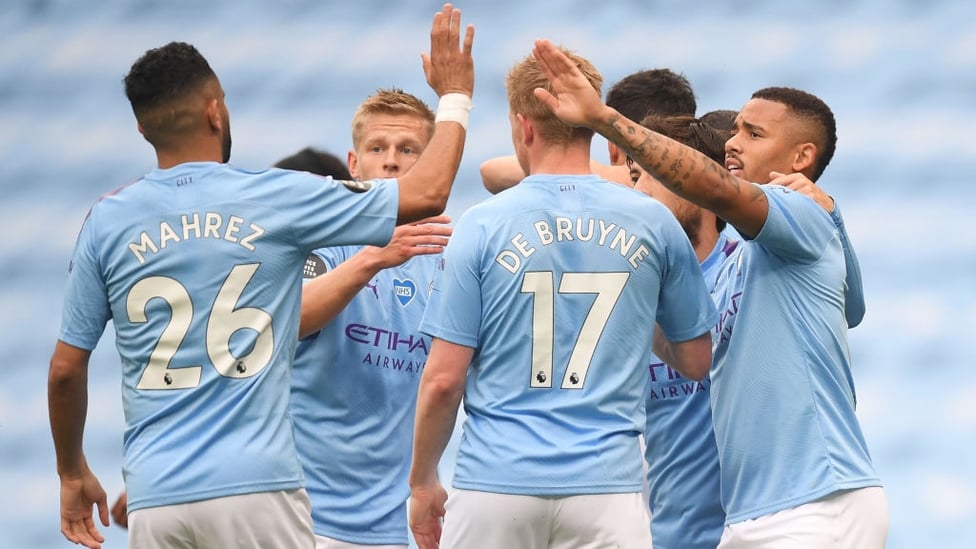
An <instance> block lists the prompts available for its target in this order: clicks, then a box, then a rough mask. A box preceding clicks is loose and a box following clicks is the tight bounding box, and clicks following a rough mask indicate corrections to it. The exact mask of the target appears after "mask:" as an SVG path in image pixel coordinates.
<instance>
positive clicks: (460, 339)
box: [420, 217, 484, 348]
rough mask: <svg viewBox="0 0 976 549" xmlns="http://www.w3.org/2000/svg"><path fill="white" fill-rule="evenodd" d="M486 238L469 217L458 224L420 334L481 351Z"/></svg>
mask: <svg viewBox="0 0 976 549" xmlns="http://www.w3.org/2000/svg"><path fill="white" fill-rule="evenodd" d="M483 235H484V233H483V231H482V229H481V227H480V225H478V223H477V222H475V221H474V220H473V219H471V218H470V217H468V218H465V217H462V218H461V219H460V220H458V223H457V226H455V227H454V232H453V234H452V235H451V239H450V241H449V242H448V244H447V247H446V248H445V249H444V257H443V260H442V261H441V263H440V266H439V270H438V271H437V273H436V275H435V279H434V287H433V289H432V291H431V294H430V298H429V300H428V301H427V308H426V309H425V311H424V316H423V320H422V321H421V323H420V331H421V332H423V333H425V334H427V335H429V336H431V337H436V338H439V339H443V340H445V341H449V342H451V343H455V344H457V345H464V346H466V347H472V348H477V347H478V344H479V339H480V332H481V318H482V316H481V313H482V299H481V297H482V296H481V268H480V259H479V258H480V255H481V250H482V249H483V246H484V243H483V238H484V236H483Z"/></svg>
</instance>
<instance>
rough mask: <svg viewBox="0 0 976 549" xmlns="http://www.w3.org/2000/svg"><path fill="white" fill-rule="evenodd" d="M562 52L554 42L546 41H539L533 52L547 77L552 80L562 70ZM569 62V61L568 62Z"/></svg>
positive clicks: (536, 42)
mask: <svg viewBox="0 0 976 549" xmlns="http://www.w3.org/2000/svg"><path fill="white" fill-rule="evenodd" d="M561 53H562V52H560V51H559V50H558V49H557V48H556V47H555V46H553V45H552V42H550V41H548V40H546V39H539V40H536V41H535V48H534V49H533V50H532V54H533V55H535V58H536V59H537V60H538V61H539V65H540V67H542V69H543V71H544V72H545V73H546V76H548V77H549V79H550V80H551V79H552V78H553V76H554V75H555V74H556V73H557V70H558V69H559V68H560V64H561V62H562V61H563V59H560V54H561ZM566 61H568V60H566Z"/></svg>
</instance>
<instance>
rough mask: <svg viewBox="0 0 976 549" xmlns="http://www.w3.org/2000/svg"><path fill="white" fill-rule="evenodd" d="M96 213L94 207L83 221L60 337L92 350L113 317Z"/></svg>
mask: <svg viewBox="0 0 976 549" xmlns="http://www.w3.org/2000/svg"><path fill="white" fill-rule="evenodd" d="M95 223H96V217H95V212H94V210H93V211H92V212H91V213H90V214H89V216H88V219H86V220H85V222H84V224H83V225H82V228H81V232H80V233H79V235H78V240H77V242H76V243H75V249H74V252H73V253H72V257H71V264H70V265H69V267H68V280H67V284H66V288H65V295H64V307H63V309H62V311H63V312H62V318H61V333H60V337H59V339H60V340H61V341H63V342H65V343H67V344H69V345H72V346H75V347H78V348H79V349H85V350H88V351H91V350H93V349H95V346H96V345H97V344H98V340H99V339H100V338H101V337H102V333H103V332H104V331H105V325H106V324H107V323H108V321H109V320H110V319H111V318H112V310H111V308H110V306H109V301H108V290H107V288H106V286H105V279H104V277H103V276H102V272H101V268H100V264H99V258H98V255H97V254H96V252H95V247H94V243H95V242H96V241H97V237H96V236H95V234H94V233H95Z"/></svg>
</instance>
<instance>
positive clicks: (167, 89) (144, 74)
mask: <svg viewBox="0 0 976 549" xmlns="http://www.w3.org/2000/svg"><path fill="white" fill-rule="evenodd" d="M214 78H216V74H214V71H213V69H211V68H210V64H209V63H207V60H206V59H204V57H203V56H202V55H200V52H199V51H197V49H196V48H195V47H193V46H192V45H190V44H187V43H186V42H170V43H169V44H166V45H165V46H162V47H160V48H155V49H151V50H149V51H147V52H146V53H145V54H143V56H142V57H140V58H139V59H138V60H136V62H135V63H133V64H132V68H131V69H130V70H129V74H127V75H126V77H125V79H124V80H123V82H124V83H125V95H126V97H128V98H129V103H131V104H132V111H133V112H134V113H135V114H136V116H137V117H138V116H139V115H141V114H142V113H145V112H146V111H149V110H152V109H154V108H156V107H159V106H161V105H166V104H167V103H170V102H171V101H174V100H177V99H180V98H182V97H184V96H185V95H186V94H187V93H190V92H193V91H196V90H197V89H199V88H200V86H202V85H203V84H205V83H207V82H209V81H210V80H211V79H214Z"/></svg>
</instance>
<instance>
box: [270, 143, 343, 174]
mask: <svg viewBox="0 0 976 549" xmlns="http://www.w3.org/2000/svg"><path fill="white" fill-rule="evenodd" d="M275 167H276V168H284V169H286V170H297V171H300V172H309V173H314V174H316V175H322V176H329V175H331V176H332V177H333V178H334V179H341V180H343V181H350V180H352V176H351V175H349V168H347V167H346V164H345V162H343V161H342V159H340V158H339V157H338V156H336V155H334V154H332V153H330V152H326V151H323V150H320V149H315V148H312V147H305V148H304V149H302V150H300V151H298V152H297V153H295V154H293V155H290V156H286V157H284V158H282V159H281V160H279V161H277V162H275Z"/></svg>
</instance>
